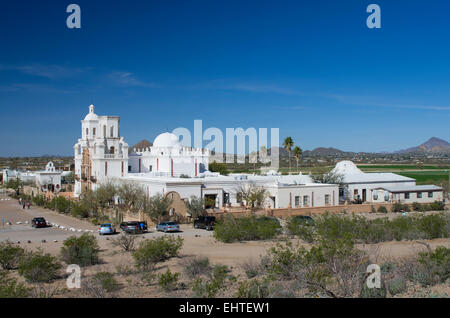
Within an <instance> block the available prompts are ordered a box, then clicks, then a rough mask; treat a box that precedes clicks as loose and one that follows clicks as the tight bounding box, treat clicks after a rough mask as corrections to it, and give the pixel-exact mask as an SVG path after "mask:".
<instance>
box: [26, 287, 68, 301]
mask: <svg viewBox="0 0 450 318" xmlns="http://www.w3.org/2000/svg"><path fill="white" fill-rule="evenodd" d="M62 291H63V290H62V289H61V288H59V287H58V286H53V285H50V284H37V285H36V286H34V287H33V288H32V289H31V290H30V293H29V297H30V298H55V296H56V295H58V294H61V293H62Z"/></svg>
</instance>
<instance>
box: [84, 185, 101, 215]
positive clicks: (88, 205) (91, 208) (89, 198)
mask: <svg viewBox="0 0 450 318" xmlns="http://www.w3.org/2000/svg"><path fill="white" fill-rule="evenodd" d="M80 205H81V206H82V208H83V209H84V210H86V211H88V213H89V216H93V217H97V216H98V211H99V209H100V202H99V200H98V197H97V193H96V192H94V191H91V190H89V191H86V192H84V193H83V194H82V195H81V196H80Z"/></svg>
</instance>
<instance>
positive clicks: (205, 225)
mask: <svg viewBox="0 0 450 318" xmlns="http://www.w3.org/2000/svg"><path fill="white" fill-rule="evenodd" d="M215 224H216V217H215V216H199V217H198V218H196V219H195V220H194V228H196V229H206V230H207V231H212V230H213V229H214V225H215Z"/></svg>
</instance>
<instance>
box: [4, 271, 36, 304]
mask: <svg viewBox="0 0 450 318" xmlns="http://www.w3.org/2000/svg"><path fill="white" fill-rule="evenodd" d="M29 292H30V290H29V289H28V288H27V287H25V285H24V284H23V283H18V282H17V279H15V278H11V277H8V273H7V272H6V271H0V299H1V298H26V297H28V295H29Z"/></svg>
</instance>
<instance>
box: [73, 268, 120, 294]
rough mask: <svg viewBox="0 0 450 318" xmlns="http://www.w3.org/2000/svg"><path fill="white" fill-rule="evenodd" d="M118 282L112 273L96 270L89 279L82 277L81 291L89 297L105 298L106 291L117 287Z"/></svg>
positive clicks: (112, 290) (111, 290) (114, 289)
mask: <svg viewBox="0 0 450 318" xmlns="http://www.w3.org/2000/svg"><path fill="white" fill-rule="evenodd" d="M119 286H120V285H119V283H118V282H117V280H116V279H115V278H114V275H113V274H112V273H108V272H98V273H96V274H95V275H94V276H93V277H91V278H89V279H83V282H82V284H81V288H82V291H83V292H84V293H85V294H86V295H87V296H89V297H91V298H105V297H107V293H109V292H114V291H116V290H118V289H119Z"/></svg>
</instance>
